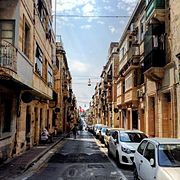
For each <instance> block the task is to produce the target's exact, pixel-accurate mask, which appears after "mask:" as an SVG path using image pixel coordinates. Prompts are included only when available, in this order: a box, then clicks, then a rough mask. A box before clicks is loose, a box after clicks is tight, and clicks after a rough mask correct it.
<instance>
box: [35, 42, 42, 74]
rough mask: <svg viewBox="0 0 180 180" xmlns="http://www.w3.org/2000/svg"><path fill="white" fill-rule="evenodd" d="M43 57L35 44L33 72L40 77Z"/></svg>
mask: <svg viewBox="0 0 180 180" xmlns="http://www.w3.org/2000/svg"><path fill="white" fill-rule="evenodd" d="M42 64H43V55H42V51H41V49H40V47H39V46H38V44H36V59H35V71H36V72H37V73H38V74H39V75H40V76H42Z"/></svg>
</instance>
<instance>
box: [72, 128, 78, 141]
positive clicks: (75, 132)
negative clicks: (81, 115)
mask: <svg viewBox="0 0 180 180" xmlns="http://www.w3.org/2000/svg"><path fill="white" fill-rule="evenodd" d="M72 133H73V136H74V139H76V135H77V126H76V125H74V126H73V128H72Z"/></svg>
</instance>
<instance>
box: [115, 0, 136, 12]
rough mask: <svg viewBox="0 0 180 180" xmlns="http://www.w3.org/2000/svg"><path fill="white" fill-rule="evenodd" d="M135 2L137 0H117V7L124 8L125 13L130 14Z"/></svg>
mask: <svg viewBox="0 0 180 180" xmlns="http://www.w3.org/2000/svg"><path fill="white" fill-rule="evenodd" d="M137 2H138V0H119V2H118V5H117V7H118V8H119V9H123V10H126V11H127V13H128V14H129V15H131V14H132V11H133V9H134V7H135V5H136V4H137Z"/></svg>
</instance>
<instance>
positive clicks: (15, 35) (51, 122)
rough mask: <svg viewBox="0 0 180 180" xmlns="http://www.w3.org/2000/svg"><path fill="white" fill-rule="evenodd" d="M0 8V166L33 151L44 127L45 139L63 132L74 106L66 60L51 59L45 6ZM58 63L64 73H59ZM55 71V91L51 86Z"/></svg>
mask: <svg viewBox="0 0 180 180" xmlns="http://www.w3.org/2000/svg"><path fill="white" fill-rule="evenodd" d="M0 4H1V5H0V161H4V160H6V159H8V158H10V157H12V156H15V155H17V154H20V153H23V152H24V151H26V150H27V149H29V148H31V147H32V146H34V145H37V144H38V143H39V141H40V134H41V131H42V129H43V128H44V127H47V129H48V130H49V132H50V133H54V130H55V129H56V131H58V132H64V131H66V122H67V119H68V114H69V113H70V112H71V111H73V112H74V109H72V108H71V107H72V105H73V106H74V107H76V101H75V98H74V96H72V88H71V75H70V72H69V69H68V66H67V60H66V58H65V56H64V54H63V53H62V54H63V56H64V59H63V61H61V60H59V59H58V51H59V49H58V48H57V54H56V43H55V35H54V33H53V30H52V12H51V11H52V2H51V0H28V1H23V0H14V1H12V0H1V2H0ZM63 63H65V71H63V69H60V67H61V65H62V64H63ZM62 67H63V68H64V66H62ZM57 71H58V72H59V73H60V78H62V79H61V80H62V82H61V83H62V84H61V87H60V89H58V88H59V87H58V84H57V82H56V81H54V75H55V74H56V72H57ZM59 94H60V96H58V95H59ZM58 97H59V99H58Z"/></svg>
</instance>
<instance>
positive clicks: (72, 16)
mask: <svg viewBox="0 0 180 180" xmlns="http://www.w3.org/2000/svg"><path fill="white" fill-rule="evenodd" d="M56 17H70V18H77V17H78V18H129V17H130V16H127V15H75V14H56Z"/></svg>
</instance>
